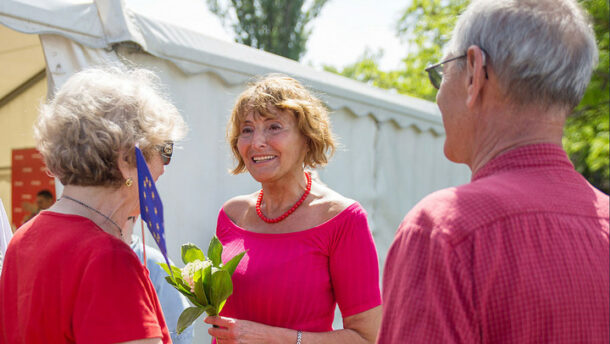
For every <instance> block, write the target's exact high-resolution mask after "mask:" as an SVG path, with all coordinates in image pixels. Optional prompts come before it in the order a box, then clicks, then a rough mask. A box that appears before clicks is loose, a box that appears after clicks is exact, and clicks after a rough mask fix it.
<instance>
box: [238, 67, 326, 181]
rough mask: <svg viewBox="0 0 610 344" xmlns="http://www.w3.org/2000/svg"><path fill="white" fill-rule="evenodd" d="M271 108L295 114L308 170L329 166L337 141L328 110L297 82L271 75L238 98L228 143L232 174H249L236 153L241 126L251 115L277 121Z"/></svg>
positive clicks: (254, 84)
mask: <svg viewBox="0 0 610 344" xmlns="http://www.w3.org/2000/svg"><path fill="white" fill-rule="evenodd" d="M270 107H274V108H276V109H278V110H288V111H290V112H291V113H292V114H294V116H295V119H296V122H297V126H298V128H299V130H300V132H301V134H302V135H303V136H305V138H306V139H307V145H308V147H309V149H308V151H307V154H306V155H305V160H304V161H303V163H304V164H305V166H307V167H311V168H316V167H319V166H324V165H326V164H327V163H328V160H329V158H330V157H331V156H332V154H333V153H334V152H335V139H334V137H333V133H332V131H331V128H330V121H329V119H328V111H327V109H326V107H325V106H324V104H323V103H322V102H321V101H320V100H319V99H318V98H316V97H315V96H313V95H312V94H311V92H309V91H308V90H307V89H306V88H305V87H304V86H303V85H301V83H299V82H298V81H297V80H295V79H293V78H291V77H288V76H286V75H282V74H270V75H267V76H265V77H263V78H262V79H260V80H258V81H256V82H254V83H252V84H250V85H249V87H248V88H247V89H246V90H245V91H244V92H242V94H240V95H239V97H238V98H237V101H236V102H235V106H234V107H233V111H232V113H231V118H230V120H229V124H228V127H227V139H228V141H229V144H230V145H231V150H232V151H233V156H234V157H235V159H236V160H237V166H236V167H235V168H233V170H231V173H233V174H239V173H242V172H245V171H246V165H245V163H244V160H243V159H242V157H241V155H240V154H239V150H238V149H237V141H238V139H239V134H240V126H241V124H242V123H243V122H244V121H245V120H246V117H247V116H248V114H249V113H252V112H253V113H255V114H257V115H259V116H262V117H264V118H269V117H274V116H275V115H274V114H273V113H271V112H270V111H269V108H270Z"/></svg>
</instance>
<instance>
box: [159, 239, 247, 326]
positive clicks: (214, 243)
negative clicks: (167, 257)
mask: <svg viewBox="0 0 610 344" xmlns="http://www.w3.org/2000/svg"><path fill="white" fill-rule="evenodd" d="M245 253H246V252H241V253H239V254H238V255H236V256H235V257H233V258H232V259H231V260H229V261H228V262H227V263H226V264H222V260H221V256H222V244H221V243H220V241H219V240H218V238H217V237H216V236H214V237H213V238H212V240H211V241H210V246H209V248H208V257H207V258H206V257H205V255H204V254H203V251H201V249H199V247H197V246H195V245H194V244H190V243H189V244H184V245H182V249H181V255H182V261H183V262H184V264H186V265H185V267H184V268H182V269H180V268H177V267H175V266H169V267H168V266H167V264H162V263H160V264H159V265H160V266H161V267H162V268H163V269H164V270H165V272H167V274H168V275H169V276H167V277H165V280H166V281H167V283H169V284H170V285H172V286H173V287H174V288H176V289H177V290H178V291H179V292H180V293H182V294H183V295H184V296H186V297H187V298H188V299H189V301H190V302H191V303H192V304H193V305H194V307H189V308H187V309H185V310H184V311H183V312H182V314H180V317H179V318H178V324H177V325H176V330H177V332H178V334H180V333H182V331H184V329H186V328H187V327H189V326H190V325H191V324H192V323H193V322H194V321H195V320H196V319H197V318H198V317H199V316H200V315H201V314H203V312H206V313H207V314H208V315H218V313H220V311H221V310H222V307H223V306H224V304H225V302H226V301H227V298H228V297H229V296H230V295H231V294H232V293H233V282H232V281H231V276H233V272H234V271H235V268H237V265H238V264H239V262H240V261H241V259H242V257H243V256H244V254H245Z"/></svg>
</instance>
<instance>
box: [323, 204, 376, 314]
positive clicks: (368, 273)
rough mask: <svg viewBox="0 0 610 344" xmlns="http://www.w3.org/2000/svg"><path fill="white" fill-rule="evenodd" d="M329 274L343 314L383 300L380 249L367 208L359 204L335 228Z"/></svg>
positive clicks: (367, 307) (355, 311)
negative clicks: (372, 233) (380, 287)
mask: <svg viewBox="0 0 610 344" xmlns="http://www.w3.org/2000/svg"><path fill="white" fill-rule="evenodd" d="M330 275H331V280H332V284H333V289H334V293H335V298H336V299H337V304H338V305H339V309H340V310H341V314H342V315H343V317H344V318H345V317H348V316H350V315H354V314H357V313H361V312H364V311H366V310H369V309H371V308H373V307H376V306H379V305H380V304H381V293H380V291H379V260H378V258H377V251H376V249H375V243H374V242H373V236H372V235H371V231H370V230H369V225H368V222H367V219H366V212H365V211H364V209H362V208H361V207H359V206H358V207H355V208H354V209H353V210H352V213H351V214H349V215H348V216H347V218H346V220H345V221H344V222H343V223H342V225H341V226H340V227H339V228H337V230H336V231H335V232H334V235H333V238H332V241H331V247H330Z"/></svg>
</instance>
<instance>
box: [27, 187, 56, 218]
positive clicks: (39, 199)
mask: <svg viewBox="0 0 610 344" xmlns="http://www.w3.org/2000/svg"><path fill="white" fill-rule="evenodd" d="M53 203H55V198H54V197H53V194H52V193H51V191H49V190H47V189H43V190H40V191H38V193H36V203H35V204H31V203H24V204H23V208H24V209H26V211H29V212H30V214H29V215H27V216H25V217H24V218H23V221H22V224H23V223H26V222H28V221H29V220H30V219H31V218H33V217H34V216H36V215H38V213H39V212H40V211H41V210H45V209H49V208H50V207H51V206H52V205H53Z"/></svg>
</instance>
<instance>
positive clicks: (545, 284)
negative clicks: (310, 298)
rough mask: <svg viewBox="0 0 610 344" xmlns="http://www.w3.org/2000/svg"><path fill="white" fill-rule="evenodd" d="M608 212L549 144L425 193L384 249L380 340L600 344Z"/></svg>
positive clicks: (608, 323)
mask: <svg viewBox="0 0 610 344" xmlns="http://www.w3.org/2000/svg"><path fill="white" fill-rule="evenodd" d="M608 207H609V201H608V195H605V194H603V193H602V192H600V191H598V190H597V189H595V188H594V187H593V186H591V185H590V184H589V183H588V182H587V181H586V180H585V179H584V178H583V177H582V176H581V175H579V174H578V173H577V172H576V171H575V170H574V168H573V166H572V164H571V163H570V161H569V160H568V158H567V156H566V154H565V152H564V151H563V150H562V149H561V148H560V147H559V146H556V145H553V144H537V145H530V146H524V147H520V148H517V149H514V150H511V151H509V152H507V153H505V154H503V155H501V156H499V157H496V158H495V159H493V160H492V161H490V162H489V163H488V164H487V165H486V166H484V167H483V168H482V169H481V170H480V171H478V172H477V173H476V174H475V175H474V176H473V179H472V182H471V183H469V184H466V185H462V186H460V187H457V188H449V189H445V190H441V191H438V192H436V193H433V194H432V195H430V196H428V197H426V198H425V199H424V200H422V201H421V202H420V203H419V204H418V205H417V206H415V208H413V210H411V211H410V212H409V214H408V215H407V216H406V217H405V219H404V220H403V222H402V224H401V225H400V227H399V229H398V232H397V234H396V238H395V240H394V243H393V244H392V247H391V248H390V251H389V253H388V257H387V260H386V264H385V271H384V279H383V307H384V310H383V321H382V325H381V331H380V335H379V340H378V343H384V344H385V343H520V344H521V343H608V341H609V338H610V331H609V327H610V317H609V305H610V300H609V295H608V294H609V292H610V287H609V269H610V266H609V259H610V256H609V255H610V253H609V241H608V220H609V213H608V212H609V210H608Z"/></svg>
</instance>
